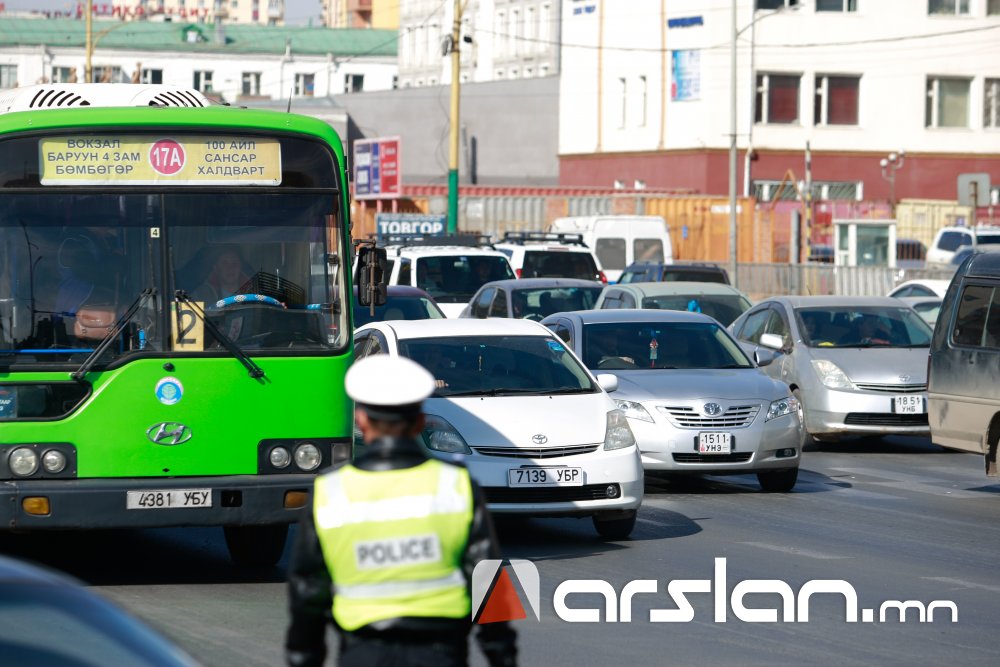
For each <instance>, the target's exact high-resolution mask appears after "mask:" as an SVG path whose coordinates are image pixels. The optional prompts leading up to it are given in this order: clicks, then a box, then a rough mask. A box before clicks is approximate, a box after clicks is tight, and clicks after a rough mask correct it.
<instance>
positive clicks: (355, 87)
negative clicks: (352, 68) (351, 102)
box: [344, 74, 365, 93]
mask: <svg viewBox="0 0 1000 667" xmlns="http://www.w3.org/2000/svg"><path fill="white" fill-rule="evenodd" d="M364 88H365V75H364V74H348V75H347V76H345V77H344V92H345V93H360V92H361V91H362V90H364Z"/></svg>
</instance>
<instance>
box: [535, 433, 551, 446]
mask: <svg viewBox="0 0 1000 667" xmlns="http://www.w3.org/2000/svg"><path fill="white" fill-rule="evenodd" d="M531 441H532V442H533V443H535V444H536V445H544V444H545V443H546V442H548V441H549V439H548V438H547V437H545V436H544V435H542V434H541V433H536V434H535V435H533V436H531Z"/></svg>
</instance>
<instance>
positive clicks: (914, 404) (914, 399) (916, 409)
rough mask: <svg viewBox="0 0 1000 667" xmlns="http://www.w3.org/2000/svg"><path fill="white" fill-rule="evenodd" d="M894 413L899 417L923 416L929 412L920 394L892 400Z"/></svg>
mask: <svg viewBox="0 0 1000 667" xmlns="http://www.w3.org/2000/svg"><path fill="white" fill-rule="evenodd" d="M892 411H893V412H895V413H896V414H897V415H922V414H923V413H925V412H927V408H925V407H924V397H923V396H921V395H919V394H911V395H909V396H896V397H895V398H893V399H892Z"/></svg>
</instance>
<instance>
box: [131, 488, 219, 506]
mask: <svg viewBox="0 0 1000 667" xmlns="http://www.w3.org/2000/svg"><path fill="white" fill-rule="evenodd" d="M211 506H212V490H211V489H150V490H148V491H126V492H125V509H130V510H156V509H196V508H201V507H211Z"/></svg>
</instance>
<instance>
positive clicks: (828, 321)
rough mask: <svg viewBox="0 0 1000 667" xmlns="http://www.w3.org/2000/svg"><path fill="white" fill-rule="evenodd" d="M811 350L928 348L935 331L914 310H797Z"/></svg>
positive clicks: (892, 308)
mask: <svg viewBox="0 0 1000 667" xmlns="http://www.w3.org/2000/svg"><path fill="white" fill-rule="evenodd" d="M795 315H796V317H797V318H798V321H799V330H800V331H801V332H802V340H803V341H804V342H805V344H806V345H808V346H809V347H927V346H929V345H930V341H931V334H932V333H933V332H932V331H931V328H930V327H929V326H928V325H927V323H926V322H925V321H924V320H923V319H922V318H921V317H920V316H919V315H917V313H916V312H915V311H913V310H912V309H910V308H896V307H891V306H890V307H885V306H864V307H857V306H854V307H852V306H837V307H826V308H796V309H795Z"/></svg>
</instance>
